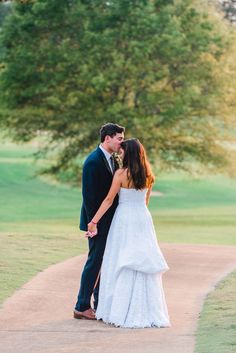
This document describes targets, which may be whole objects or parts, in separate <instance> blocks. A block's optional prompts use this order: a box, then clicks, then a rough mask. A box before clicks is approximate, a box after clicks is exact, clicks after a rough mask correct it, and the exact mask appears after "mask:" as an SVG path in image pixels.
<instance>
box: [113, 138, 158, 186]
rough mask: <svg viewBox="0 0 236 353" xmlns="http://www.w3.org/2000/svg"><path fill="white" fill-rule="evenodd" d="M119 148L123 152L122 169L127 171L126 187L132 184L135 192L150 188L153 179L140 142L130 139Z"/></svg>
mask: <svg viewBox="0 0 236 353" xmlns="http://www.w3.org/2000/svg"><path fill="white" fill-rule="evenodd" d="M120 147H121V148H122V149H123V150H124V157H123V168H124V169H127V171H128V185H129V186H130V185H131V184H133V186H134V188H135V189H136V190H141V189H144V188H150V187H151V186H152V184H153V183H154V180H155V178H154V175H153V173H152V169H151V166H150V163H149V161H148V159H147V156H146V152H145V149H144V147H143V145H142V144H141V142H140V141H139V140H138V139H135V138H131V139H127V140H125V141H123V142H122V143H121V145H120Z"/></svg>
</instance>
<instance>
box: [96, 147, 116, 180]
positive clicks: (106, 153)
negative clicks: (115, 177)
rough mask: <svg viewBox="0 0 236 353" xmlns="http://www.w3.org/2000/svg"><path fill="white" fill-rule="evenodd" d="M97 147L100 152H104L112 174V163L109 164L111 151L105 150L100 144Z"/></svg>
mask: <svg viewBox="0 0 236 353" xmlns="http://www.w3.org/2000/svg"><path fill="white" fill-rule="evenodd" d="M99 148H101V150H102V152H103V153H104V155H105V157H106V160H107V162H108V164H109V167H110V169H111V172H112V174H113V168H112V164H111V156H112V155H111V153H109V152H107V151H106V150H105V148H103V147H102V145H101V144H100V145H99Z"/></svg>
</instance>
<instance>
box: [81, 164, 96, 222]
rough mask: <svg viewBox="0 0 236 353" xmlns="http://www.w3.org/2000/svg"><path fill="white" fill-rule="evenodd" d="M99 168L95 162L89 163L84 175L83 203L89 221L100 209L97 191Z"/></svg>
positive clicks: (85, 166) (84, 169) (85, 167)
mask: <svg viewBox="0 0 236 353" xmlns="http://www.w3.org/2000/svg"><path fill="white" fill-rule="evenodd" d="M98 180H99V173H98V166H97V164H96V162H95V161H89V162H87V163H86V164H85V165H84V168H83V175H82V195H83V203H84V207H85V210H86V214H87V216H88V219H89V220H91V219H92V218H93V216H94V214H95V213H96V211H97V209H98V206H99V205H98V204H97V203H98V201H97V197H96V191H97V190H98V185H97V184H98Z"/></svg>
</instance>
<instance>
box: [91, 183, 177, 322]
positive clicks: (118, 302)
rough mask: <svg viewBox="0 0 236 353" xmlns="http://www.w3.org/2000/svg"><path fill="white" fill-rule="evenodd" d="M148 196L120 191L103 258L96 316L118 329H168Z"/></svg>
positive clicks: (162, 266)
mask: <svg viewBox="0 0 236 353" xmlns="http://www.w3.org/2000/svg"><path fill="white" fill-rule="evenodd" d="M146 192H147V190H146V189H145V190H139V191H138V190H135V189H125V188H121V189H120V195H119V205H118V207H117V209H116V212H115V215H114V217H113V220H112V224H111V227H110V231H109V234H108V238H107V243H106V249H105V253H104V257H103V263H102V269H101V278H100V289H99V301H98V307H97V311H96V317H97V319H102V320H103V321H104V322H106V323H111V324H114V325H116V326H120V327H129V328H143V327H169V326H170V322H169V316H168V310H167V306H166V301H165V296H164V291H163V287H162V274H163V273H164V272H165V271H167V270H168V269H169V268H168V265H167V263H166V261H165V259H164V256H163V254H162V252H161V250H160V248H159V246H158V243H157V239H156V233H155V229H154V226H153V221H152V217H151V214H150V212H149V210H148V208H147V207H146V203H145V199H146Z"/></svg>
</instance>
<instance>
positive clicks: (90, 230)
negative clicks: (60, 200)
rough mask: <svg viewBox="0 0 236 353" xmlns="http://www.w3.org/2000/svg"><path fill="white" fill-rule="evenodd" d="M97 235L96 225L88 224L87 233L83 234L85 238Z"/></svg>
mask: <svg viewBox="0 0 236 353" xmlns="http://www.w3.org/2000/svg"><path fill="white" fill-rule="evenodd" d="M97 234H98V229H97V225H96V224H94V223H92V222H90V223H89V224H88V231H87V232H86V233H85V237H86V238H93V237H95V236H96V235H97Z"/></svg>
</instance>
